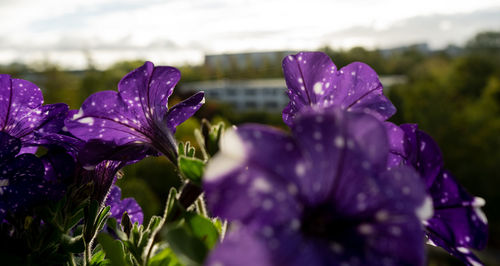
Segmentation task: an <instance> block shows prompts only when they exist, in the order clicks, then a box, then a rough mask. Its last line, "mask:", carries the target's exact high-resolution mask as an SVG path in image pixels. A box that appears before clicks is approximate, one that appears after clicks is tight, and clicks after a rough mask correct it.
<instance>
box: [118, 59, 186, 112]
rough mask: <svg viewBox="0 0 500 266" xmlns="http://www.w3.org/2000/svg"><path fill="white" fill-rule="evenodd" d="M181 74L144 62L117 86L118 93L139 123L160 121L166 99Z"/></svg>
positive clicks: (165, 110) (175, 70)
mask: <svg viewBox="0 0 500 266" xmlns="http://www.w3.org/2000/svg"><path fill="white" fill-rule="evenodd" d="M180 77H181V74H180V72H179V70H177V69H176V68H173V67H162V66H160V67H155V66H154V65H153V63H151V62H146V63H145V64H144V65H143V66H141V67H139V68H137V69H135V70H134V71H132V72H130V73H129V74H127V75H126V76H125V77H123V79H122V80H121V81H120V83H119V84H118V91H119V92H120V95H121V97H122V98H123V101H124V102H125V103H128V104H129V107H130V112H131V113H133V114H134V115H135V116H136V117H137V118H139V119H140V120H141V121H146V120H147V119H151V118H153V117H154V119H156V120H158V121H161V120H160V119H161V118H162V116H163V114H165V113H166V112H167V110H168V107H167V104H168V97H169V96H170V95H171V94H172V92H173V90H174V86H175V85H176V84H177V82H179V79H180Z"/></svg>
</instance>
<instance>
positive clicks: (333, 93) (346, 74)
mask: <svg viewBox="0 0 500 266" xmlns="http://www.w3.org/2000/svg"><path fill="white" fill-rule="evenodd" d="M283 72H284V75H285V79H286V83H287V87H288V91H287V94H288V96H289V98H290V103H289V104H288V105H287V107H285V109H284V110H283V120H284V121H285V123H286V124H287V125H289V126H291V125H292V124H293V119H294V117H295V116H296V114H297V112H299V111H300V110H301V109H303V108H304V107H306V106H314V107H317V108H320V109H324V108H329V107H332V106H336V107H340V108H342V109H347V110H348V111H361V112H368V113H370V114H372V115H374V116H376V117H377V118H378V119H380V120H386V119H387V118H389V117H391V116H392V115H393V114H394V113H395V112H396V109H395V107H394V106H393V105H392V104H391V102H390V101H389V100H388V99H387V98H386V97H385V96H384V95H383V93H382V89H383V88H382V84H381V83H380V81H379V79H378V76H377V74H376V73H375V71H374V70H373V69H371V68H370V67H369V66H368V65H366V64H363V63H358V62H356V63H352V64H350V65H348V66H346V67H344V68H342V69H341V70H340V71H338V69H337V68H336V66H335V65H334V64H333V62H332V61H331V59H330V58H329V57H328V55H326V54H324V53H321V52H301V53H298V54H296V55H290V56H287V57H286V58H285V59H283Z"/></svg>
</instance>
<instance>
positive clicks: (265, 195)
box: [203, 125, 300, 224]
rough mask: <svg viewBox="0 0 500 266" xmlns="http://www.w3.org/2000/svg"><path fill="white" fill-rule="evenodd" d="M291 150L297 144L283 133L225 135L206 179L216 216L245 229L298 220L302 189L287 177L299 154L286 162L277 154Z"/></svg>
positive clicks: (257, 129) (253, 129) (244, 130)
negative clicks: (255, 221)
mask: <svg viewBox="0 0 500 266" xmlns="http://www.w3.org/2000/svg"><path fill="white" fill-rule="evenodd" d="M289 145H294V143H291V144H290V139H289V137H287V136H286V135H285V134H284V133H282V132H280V131H278V130H274V129H269V128H266V127H262V126H257V125H247V126H242V127H240V128H238V129H237V130H234V131H233V130H230V131H227V132H226V133H225V134H224V136H223V139H222V140H221V147H220V153H219V154H218V155H216V156H215V157H214V158H213V159H212V160H211V161H210V163H209V164H208V165H207V169H206V171H205V176H204V179H203V181H204V184H203V187H204V190H205V192H206V197H207V204H208V206H209V207H210V209H211V210H212V212H213V214H214V215H217V216H220V217H223V218H226V219H230V220H240V221H243V222H245V223H249V222H251V221H252V219H258V220H259V219H261V220H260V222H262V223H265V224H273V223H281V222H283V221H289V220H290V219H293V218H294V217H296V216H297V215H298V213H299V212H300V206H299V205H297V203H296V200H295V197H296V196H297V193H298V187H297V185H296V183H294V182H293V179H291V178H289V176H288V175H289V174H293V171H294V170H293V169H294V167H293V166H294V163H295V162H296V161H294V159H293V158H296V157H297V156H298V153H297V150H295V151H293V150H290V154H291V156H290V157H291V158H285V157H283V156H282V153H281V152H282V150H280V149H279V148H282V149H285V148H286V147H289ZM277 148H278V149H277ZM294 154H295V156H296V157H293V155H294ZM284 205H285V206H288V207H287V208H282V206H284Z"/></svg>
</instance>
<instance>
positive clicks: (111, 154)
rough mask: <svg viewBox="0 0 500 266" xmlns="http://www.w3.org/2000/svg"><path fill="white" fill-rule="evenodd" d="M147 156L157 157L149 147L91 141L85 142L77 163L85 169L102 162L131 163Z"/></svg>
mask: <svg viewBox="0 0 500 266" xmlns="http://www.w3.org/2000/svg"><path fill="white" fill-rule="evenodd" d="M148 155H157V153H156V152H155V151H154V150H153V149H152V148H151V147H149V146H145V145H143V144H140V143H139V144H138V143H128V144H125V145H117V144H115V143H114V142H112V141H104V140H100V139H92V140H89V141H88V142H86V143H85V144H84V145H83V147H82V148H81V149H80V150H79V152H78V161H79V162H80V163H81V164H82V165H83V167H85V168H91V167H92V166H95V165H97V164H99V163H100V162H102V161H104V160H112V161H121V162H125V163H127V162H133V161H137V160H141V159H143V158H144V157H146V156H148Z"/></svg>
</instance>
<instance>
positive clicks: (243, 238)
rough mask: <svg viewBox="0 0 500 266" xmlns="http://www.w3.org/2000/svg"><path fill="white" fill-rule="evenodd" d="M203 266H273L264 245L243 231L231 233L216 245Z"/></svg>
mask: <svg viewBox="0 0 500 266" xmlns="http://www.w3.org/2000/svg"><path fill="white" fill-rule="evenodd" d="M205 265H207V266H218V265H240V266H247V265H248V266H253V265H262V266H265V265H275V264H273V263H272V262H271V258H270V254H269V251H268V248H267V246H266V243H265V242H263V241H262V240H260V239H259V238H258V237H256V236H254V235H253V234H252V233H250V232H247V231H246V230H245V229H243V228H242V229H239V230H233V231H231V232H230V233H229V234H228V235H227V236H226V237H225V238H224V240H223V241H222V243H220V244H218V245H217V246H216V247H215V248H214V250H213V251H212V253H211V254H210V256H209V257H208V258H207V260H206V262H205Z"/></svg>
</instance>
